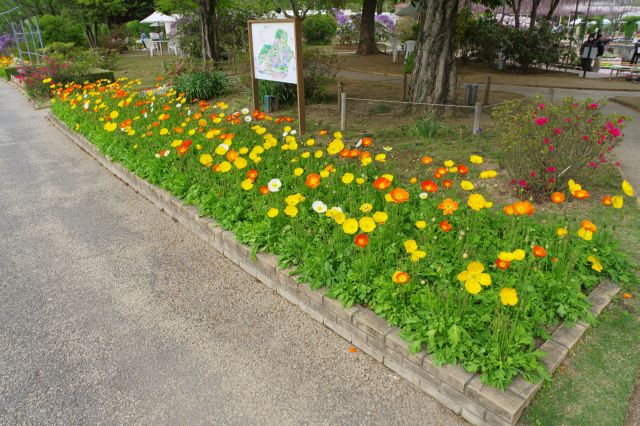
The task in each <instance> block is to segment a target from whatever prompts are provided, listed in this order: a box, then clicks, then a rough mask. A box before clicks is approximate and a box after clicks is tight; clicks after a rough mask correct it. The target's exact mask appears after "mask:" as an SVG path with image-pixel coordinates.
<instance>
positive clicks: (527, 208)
mask: <svg viewBox="0 0 640 426" xmlns="http://www.w3.org/2000/svg"><path fill="white" fill-rule="evenodd" d="M535 211H536V209H535V207H533V204H531V203H530V202H529V201H518V202H516V203H514V204H513V214H515V215H518V216H523V215H525V214H526V215H529V216H531V215H532V214H533V213H535Z"/></svg>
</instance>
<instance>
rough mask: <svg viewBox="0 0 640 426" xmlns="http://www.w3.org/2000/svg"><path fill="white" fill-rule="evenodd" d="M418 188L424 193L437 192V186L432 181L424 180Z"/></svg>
mask: <svg viewBox="0 0 640 426" xmlns="http://www.w3.org/2000/svg"><path fill="white" fill-rule="evenodd" d="M420 188H421V189H422V190H423V191H426V192H436V191H437V190H438V185H437V184H436V183H435V182H434V181H432V180H425V181H424V182H421V183H420Z"/></svg>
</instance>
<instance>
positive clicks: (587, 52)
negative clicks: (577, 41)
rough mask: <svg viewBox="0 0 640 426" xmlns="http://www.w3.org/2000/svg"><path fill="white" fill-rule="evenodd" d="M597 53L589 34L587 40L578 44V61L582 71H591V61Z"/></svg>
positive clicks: (592, 38)
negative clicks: (580, 44) (580, 63)
mask: <svg viewBox="0 0 640 426" xmlns="http://www.w3.org/2000/svg"><path fill="white" fill-rule="evenodd" d="M596 53H597V46H596V44H595V41H594V37H593V34H589V37H588V38H587V40H586V41H585V42H584V43H582V46H580V61H581V62H582V70H583V71H591V61H592V59H593V57H594V56H595V54H596Z"/></svg>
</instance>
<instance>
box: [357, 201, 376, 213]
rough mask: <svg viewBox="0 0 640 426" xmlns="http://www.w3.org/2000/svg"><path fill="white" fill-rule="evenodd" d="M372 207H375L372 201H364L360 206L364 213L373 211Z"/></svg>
mask: <svg viewBox="0 0 640 426" xmlns="http://www.w3.org/2000/svg"><path fill="white" fill-rule="evenodd" d="M371 209H373V206H372V205H371V204H370V203H363V204H362V205H361V206H360V209H359V210H360V211H361V212H362V213H369V212H370V211H371Z"/></svg>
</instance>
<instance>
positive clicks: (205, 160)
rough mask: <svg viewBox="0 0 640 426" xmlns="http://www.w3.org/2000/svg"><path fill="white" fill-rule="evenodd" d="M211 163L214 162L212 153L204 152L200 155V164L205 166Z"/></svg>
mask: <svg viewBox="0 0 640 426" xmlns="http://www.w3.org/2000/svg"><path fill="white" fill-rule="evenodd" d="M211 163H213V156H212V155H211V154H202V155H201V156H200V164H202V165H203V166H207V167H209V166H211Z"/></svg>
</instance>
